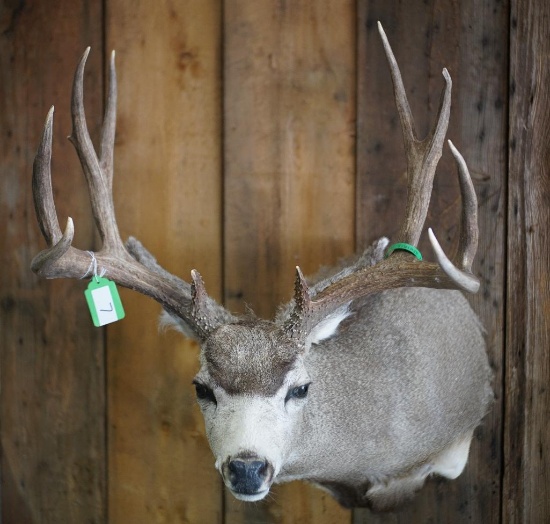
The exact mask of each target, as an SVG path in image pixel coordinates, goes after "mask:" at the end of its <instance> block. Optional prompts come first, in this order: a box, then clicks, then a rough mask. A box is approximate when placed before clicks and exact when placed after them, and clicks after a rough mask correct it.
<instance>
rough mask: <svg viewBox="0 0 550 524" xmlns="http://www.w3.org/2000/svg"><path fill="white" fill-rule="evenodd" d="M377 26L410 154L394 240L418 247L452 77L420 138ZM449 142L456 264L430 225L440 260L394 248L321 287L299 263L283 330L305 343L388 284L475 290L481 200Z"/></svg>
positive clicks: (444, 128)
mask: <svg viewBox="0 0 550 524" xmlns="http://www.w3.org/2000/svg"><path fill="white" fill-rule="evenodd" d="M378 29H379V32H380V36H381V38H382V43H383V45H384V50H385V52H386V57H387V59H388V63H389V65H390V71H391V76H392V80H393V85H394V94H395V101H396V105H397V110H398V113H399V117H400V120H401V127H402V130H403V139H404V142H405V151H406V154H407V176H408V195H407V210H406V217H405V220H404V221H403V224H402V225H401V228H400V230H399V233H398V235H397V238H396V239H395V241H396V243H405V244H408V245H409V246H412V248H415V247H416V246H417V245H418V240H419V238H420V234H421V232H422V228H423V226H424V221H425V219H426V214H427V211H428V206H429V203H430V196H431V192H432V186H433V178H434V175H435V170H436V166H437V163H438V161H439V159H440V158H441V153H442V148H443V141H444V139H445V135H446V133H447V127H448V124H449V116H450V107H451V87H452V82H451V77H450V75H449V73H448V71H447V70H446V69H443V77H444V79H445V89H444V91H443V93H442V96H441V102H440V106H439V111H438V115H437V121H436V124H435V126H434V128H433V129H432V131H431V132H430V133H429V134H428V136H427V137H426V138H425V139H424V140H422V141H420V140H418V138H417V136H416V132H415V129H414V120H413V117H412V114H411V110H410V107H409V103H408V101H407V96H406V93H405V88H404V86H403V80H402V78H401V73H400V71H399V67H398V65H397V62H396V60H395V56H394V54H393V52H392V50H391V47H390V44H389V43H388V39H387V37H386V34H385V32H384V30H383V28H382V25H381V24H380V23H378ZM449 146H450V148H451V152H452V154H453V156H454V157H455V160H456V162H457V165H458V172H459V180H460V188H461V196H462V218H461V223H460V224H461V233H460V238H459V246H458V249H457V253H456V255H455V256H454V257H453V258H454V263H453V262H451V261H450V260H449V259H448V258H447V256H446V255H445V253H444V252H443V250H442V249H441V246H440V245H439V242H438V241H437V239H436V238H435V235H434V234H433V232H432V230H431V229H429V237H430V242H431V244H432V248H433V250H434V253H435V256H436V259H437V262H438V263H437V264H434V263H428V262H425V261H419V260H417V259H416V258H414V256H413V255H411V254H410V253H406V252H403V251H394V252H393V253H392V254H391V256H389V257H388V258H386V259H385V260H382V261H381V262H379V263H378V264H376V265H374V266H370V267H359V268H357V269H356V270H354V271H352V272H351V273H348V274H346V276H343V277H342V278H340V279H336V280H335V281H332V282H331V283H330V284H328V285H327V287H325V288H324V289H320V290H319V289H317V288H314V289H313V288H309V286H308V284H307V283H306V281H305V279H304V277H303V275H302V272H301V271H300V268H296V269H297V272H296V284H295V295H294V306H293V309H291V310H290V311H289V312H288V313H287V315H286V320H285V321H284V329H285V331H286V332H287V333H288V334H289V336H290V337H292V338H294V339H296V340H298V341H299V343H304V342H305V340H306V338H307V336H308V334H309V333H310V332H311V331H312V329H313V328H314V327H315V326H316V325H317V324H319V323H320V322H322V321H323V320H324V319H326V318H328V317H330V316H331V315H332V314H334V313H335V312H337V311H339V310H340V309H341V308H342V307H346V305H347V304H349V303H350V302H351V301H353V300H355V299H358V298H361V297H364V296H366V295H369V294H372V293H376V292H380V291H384V290H386V289H392V288H398V287H432V288H442V289H461V290H464V291H468V292H470V293H476V292H477V290H478V289H479V280H478V279H477V278H476V277H475V276H474V275H472V273H471V269H472V261H473V258H474V256H475V253H476V250H477V240H478V228H477V200H476V195H475V191H474V187H473V184H472V180H471V178H470V174H469V173H468V168H467V167H466V163H465V161H464V159H463V158H462V156H461V155H460V153H459V152H458V150H457V149H456V148H455V147H454V145H453V144H452V143H451V142H450V141H449ZM413 250H414V249H413Z"/></svg>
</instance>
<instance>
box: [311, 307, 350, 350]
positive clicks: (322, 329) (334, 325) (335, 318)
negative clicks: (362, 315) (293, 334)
mask: <svg viewBox="0 0 550 524" xmlns="http://www.w3.org/2000/svg"><path fill="white" fill-rule="evenodd" d="M351 314H352V313H351V311H350V310H349V304H346V305H344V306H343V307H341V308H339V309H337V310H336V311H335V312H334V313H332V314H331V315H330V316H328V317H326V318H324V319H323V320H321V322H319V323H318V324H317V325H316V326H315V327H314V328H313V329H312V330H311V332H310V333H309V335H308V337H307V339H306V347H309V346H311V344H319V342H322V341H323V340H326V339H327V338H330V337H332V336H334V335H335V334H336V332H337V331H338V327H339V326H340V323H341V322H342V321H343V320H344V319H346V318H348V317H349V316H350V315H351Z"/></svg>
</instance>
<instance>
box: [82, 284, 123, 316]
mask: <svg viewBox="0 0 550 524" xmlns="http://www.w3.org/2000/svg"><path fill="white" fill-rule="evenodd" d="M84 295H85V296H86V301H87V302H88V307H89V308H90V313H91V315H92V320H93V322H94V326H96V327H100V326H104V325H105V324H110V323H111V322H116V321H117V320H121V319H123V318H124V308H123V307H122V302H121V301H120V296H119V294H118V289H117V288H116V285H115V283H114V282H113V281H112V280H109V279H108V278H103V277H98V276H94V277H93V278H92V281H91V282H90V283H89V284H88V289H86V291H84Z"/></svg>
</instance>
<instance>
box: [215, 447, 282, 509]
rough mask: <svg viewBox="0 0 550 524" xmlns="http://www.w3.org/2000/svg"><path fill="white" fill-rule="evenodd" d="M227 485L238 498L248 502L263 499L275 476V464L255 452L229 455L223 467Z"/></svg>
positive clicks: (222, 470)
mask: <svg viewBox="0 0 550 524" xmlns="http://www.w3.org/2000/svg"><path fill="white" fill-rule="evenodd" d="M221 472H222V476H223V480H224V482H225V485H226V486H227V487H228V488H229V489H230V490H231V492H232V493H233V495H235V497H236V498H238V499H240V500H244V501H248V502H253V501H256V500H261V499H263V498H264V497H265V496H266V495H267V494H268V492H269V488H270V487H271V483H272V482H273V477H274V468H273V466H272V465H271V464H270V463H269V462H268V461H267V460H265V459H263V458H261V457H258V456H256V455H255V454H250V453H249V454H247V453H243V454H239V455H236V456H235V457H229V458H228V459H227V460H226V461H225V462H224V464H223V466H222V468H221Z"/></svg>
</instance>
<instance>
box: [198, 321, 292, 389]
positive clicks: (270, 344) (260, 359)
mask: <svg viewBox="0 0 550 524" xmlns="http://www.w3.org/2000/svg"><path fill="white" fill-rule="evenodd" d="M299 354H300V351H299V349H298V347H297V346H296V344H294V343H293V342H292V341H291V340H290V339H289V338H288V337H287V336H286V335H285V334H284V333H283V332H282V331H281V330H280V329H279V328H278V327H277V326H276V325H275V324H273V323H272V322H267V321H258V320H253V321H243V322H240V323H238V324H229V325H224V326H222V327H220V328H219V329H218V330H216V331H215V332H214V333H213V334H212V335H211V336H210V337H209V338H208V340H207V341H206V344H205V346H204V351H203V357H204V359H205V361H206V366H207V369H208V372H209V374H210V376H211V378H212V379H213V380H214V381H215V382H216V384H217V385H218V386H221V387H222V388H223V389H224V390H225V391H227V393H229V394H230V395H233V394H237V393H239V394H259V395H266V396H269V395H274V394H275V392H276V391H277V390H278V389H279V388H280V387H281V385H282V384H283V382H284V379H285V376H286V374H287V373H288V371H289V370H290V369H291V368H292V366H293V365H294V363H295V361H296V359H297V357H298V356H299Z"/></svg>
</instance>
